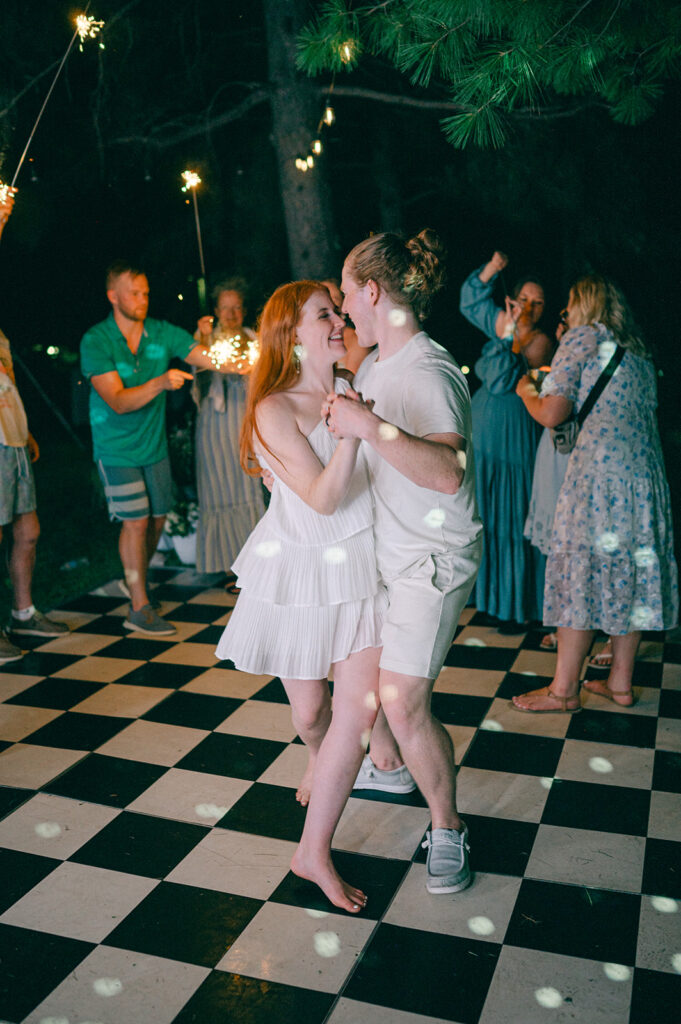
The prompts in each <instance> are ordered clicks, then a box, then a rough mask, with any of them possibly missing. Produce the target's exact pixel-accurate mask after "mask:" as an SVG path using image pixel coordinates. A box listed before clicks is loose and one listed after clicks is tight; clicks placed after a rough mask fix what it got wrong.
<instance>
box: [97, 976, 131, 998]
mask: <svg viewBox="0 0 681 1024" xmlns="http://www.w3.org/2000/svg"><path fill="white" fill-rule="evenodd" d="M92 987H93V989H94V990H95V992H96V993H97V995H98V996H102V997H103V998H105V999H110V998H111V997H112V996H118V995H120V994H121V992H122V991H123V982H122V981H121V980H120V978H97V979H95V981H93V982H92Z"/></svg>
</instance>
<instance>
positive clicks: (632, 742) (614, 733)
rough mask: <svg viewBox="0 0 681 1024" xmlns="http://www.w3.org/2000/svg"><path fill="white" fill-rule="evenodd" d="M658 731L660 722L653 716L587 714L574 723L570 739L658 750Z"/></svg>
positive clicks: (572, 719) (584, 713) (612, 713)
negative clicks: (656, 745)
mask: <svg viewBox="0 0 681 1024" xmlns="http://www.w3.org/2000/svg"><path fill="white" fill-rule="evenodd" d="M656 730H657V722H656V720H655V719H654V718H652V717H651V716H650V715H637V714H621V713H618V712H613V711H591V710H585V711H582V712H581V713H580V714H578V715H573V716H572V718H571V719H570V724H569V726H568V731H567V739H570V740H590V741H593V742H597V743H617V744H618V745H620V746H624V747H654V746H655V732H656Z"/></svg>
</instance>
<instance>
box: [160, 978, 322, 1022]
mask: <svg viewBox="0 0 681 1024" xmlns="http://www.w3.org/2000/svg"><path fill="white" fill-rule="evenodd" d="M333 1001H334V996H332V995H329V994H328V993H327V992H313V991H311V990H310V989H306V988H296V987H294V986H292V985H280V984H277V983H276V982H274V981H262V980H260V979H259V978H246V977H245V976H243V975H240V974H227V973H226V972H224V971H213V972H212V973H211V974H209V975H208V977H207V978H206V980H205V981H204V982H203V984H202V985H201V986H200V988H198V989H197V991H196V992H195V993H194V995H193V996H192V997H191V999H190V1000H189V1002H188V1003H187V1004H186V1006H185V1007H184V1008H183V1009H182V1010H181V1011H180V1013H179V1014H178V1015H177V1017H175V1019H174V1020H173V1024H208V1022H209V1021H216V1022H217V1021H223V1022H224V1024H227V1022H228V1021H239V1022H240V1024H273V1022H276V1024H322V1022H323V1021H324V1020H326V1017H327V1014H328V1012H329V1010H330V1008H331V1004H332V1003H333Z"/></svg>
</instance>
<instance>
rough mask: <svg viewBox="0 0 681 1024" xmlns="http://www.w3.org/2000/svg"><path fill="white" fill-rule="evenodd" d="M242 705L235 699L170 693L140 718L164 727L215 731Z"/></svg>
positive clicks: (241, 702) (201, 694) (200, 694)
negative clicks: (175, 726)
mask: <svg viewBox="0 0 681 1024" xmlns="http://www.w3.org/2000/svg"><path fill="white" fill-rule="evenodd" d="M241 704H243V700H238V699H237V698H235V697H211V696H208V695H206V694H203V693H187V692H185V691H183V692H180V693H171V694H170V695H169V696H168V697H166V698H165V700H162V701H161V703H160V704H157V705H156V707H153V708H151V710H150V711H147V713H146V714H145V715H142V718H143V719H145V720H146V721H148V722H163V723H165V725H184V726H187V727H188V728H191V729H215V728H216V727H217V726H218V725H221V723H222V722H224V720H225V718H227V716H228V715H231V714H232V712H233V711H236V709H237V708H238V707H239V706H240V705H241Z"/></svg>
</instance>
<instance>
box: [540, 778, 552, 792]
mask: <svg viewBox="0 0 681 1024" xmlns="http://www.w3.org/2000/svg"><path fill="white" fill-rule="evenodd" d="M539 785H540V786H541V787H542V789H551V786H552V785H553V779H552V778H550V776H548V775H544V776H542V778H541V779H540V780H539Z"/></svg>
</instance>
